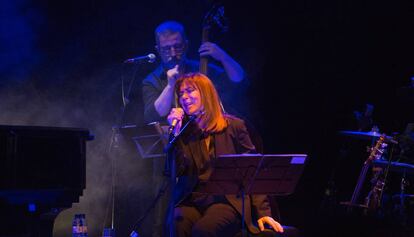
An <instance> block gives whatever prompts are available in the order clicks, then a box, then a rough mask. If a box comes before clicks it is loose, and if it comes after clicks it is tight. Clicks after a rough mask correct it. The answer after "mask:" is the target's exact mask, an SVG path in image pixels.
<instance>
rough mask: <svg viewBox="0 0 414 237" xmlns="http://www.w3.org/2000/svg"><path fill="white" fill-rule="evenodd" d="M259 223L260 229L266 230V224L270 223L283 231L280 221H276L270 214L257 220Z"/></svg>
mask: <svg viewBox="0 0 414 237" xmlns="http://www.w3.org/2000/svg"><path fill="white" fill-rule="evenodd" d="M257 223H258V224H259V229H260V231H264V229H265V227H264V224H268V225H270V227H272V229H273V230H274V231H276V232H280V233H283V227H282V225H281V224H279V222H277V221H275V220H274V219H273V218H272V217H270V216H264V217H262V218H260V219H259V220H257Z"/></svg>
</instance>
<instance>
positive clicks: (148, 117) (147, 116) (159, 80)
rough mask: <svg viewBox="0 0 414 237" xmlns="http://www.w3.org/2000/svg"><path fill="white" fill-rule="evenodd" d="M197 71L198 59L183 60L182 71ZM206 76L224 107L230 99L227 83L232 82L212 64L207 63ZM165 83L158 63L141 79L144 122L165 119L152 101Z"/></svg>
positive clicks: (222, 70)
mask: <svg viewBox="0 0 414 237" xmlns="http://www.w3.org/2000/svg"><path fill="white" fill-rule="evenodd" d="M198 71H199V62H198V61H194V60H186V61H185V64H184V73H189V72H198ZM207 76H208V78H209V79H210V80H211V81H212V82H213V84H214V86H215V87H216V89H217V92H218V93H219V96H220V98H221V100H222V103H223V105H224V107H225V108H226V107H227V105H228V104H229V100H230V99H231V96H230V93H226V91H228V88H230V87H229V84H231V83H232V82H231V81H230V79H229V78H228V76H227V74H226V72H225V71H224V69H222V68H220V67H218V66H215V65H213V64H209V66H208V73H207ZM167 84H168V80H167V75H166V70H165V69H164V68H163V66H162V65H160V66H159V67H158V68H157V69H155V70H154V71H153V72H152V73H150V74H149V75H148V76H147V77H146V78H145V79H144V80H143V81H142V95H143V100H144V120H145V122H146V123H150V122H154V121H160V122H163V121H165V118H164V117H161V116H159V114H158V112H157V110H156V109H155V106H154V102H155V101H156V100H157V98H158V97H159V96H160V95H161V93H162V91H163V90H164V88H165V87H166V86H167Z"/></svg>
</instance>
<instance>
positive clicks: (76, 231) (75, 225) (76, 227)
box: [72, 214, 81, 237]
mask: <svg viewBox="0 0 414 237" xmlns="http://www.w3.org/2000/svg"><path fill="white" fill-rule="evenodd" d="M80 224H81V217H80V215H79V214H75V216H74V217H73V221H72V237H81V230H80V227H81V225H80Z"/></svg>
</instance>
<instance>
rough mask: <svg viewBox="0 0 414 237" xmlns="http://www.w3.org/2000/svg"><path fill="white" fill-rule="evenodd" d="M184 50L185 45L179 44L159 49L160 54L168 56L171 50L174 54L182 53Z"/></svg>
mask: <svg viewBox="0 0 414 237" xmlns="http://www.w3.org/2000/svg"><path fill="white" fill-rule="evenodd" d="M184 48H185V44H184V43H179V44H174V45H168V46H163V47H160V52H161V53H162V54H170V53H171V51H172V49H174V51H175V52H176V53H182V52H183V51H184Z"/></svg>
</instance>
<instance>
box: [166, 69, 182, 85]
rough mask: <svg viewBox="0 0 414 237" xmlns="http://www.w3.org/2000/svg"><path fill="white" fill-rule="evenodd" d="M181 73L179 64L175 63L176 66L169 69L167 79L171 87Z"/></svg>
mask: <svg viewBox="0 0 414 237" xmlns="http://www.w3.org/2000/svg"><path fill="white" fill-rule="evenodd" d="M179 74H180V72H179V70H178V65H175V67H173V68H171V69H170V70H168V71H167V79H168V85H170V86H171V87H174V85H175V81H176V80H177V78H178V75H179Z"/></svg>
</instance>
